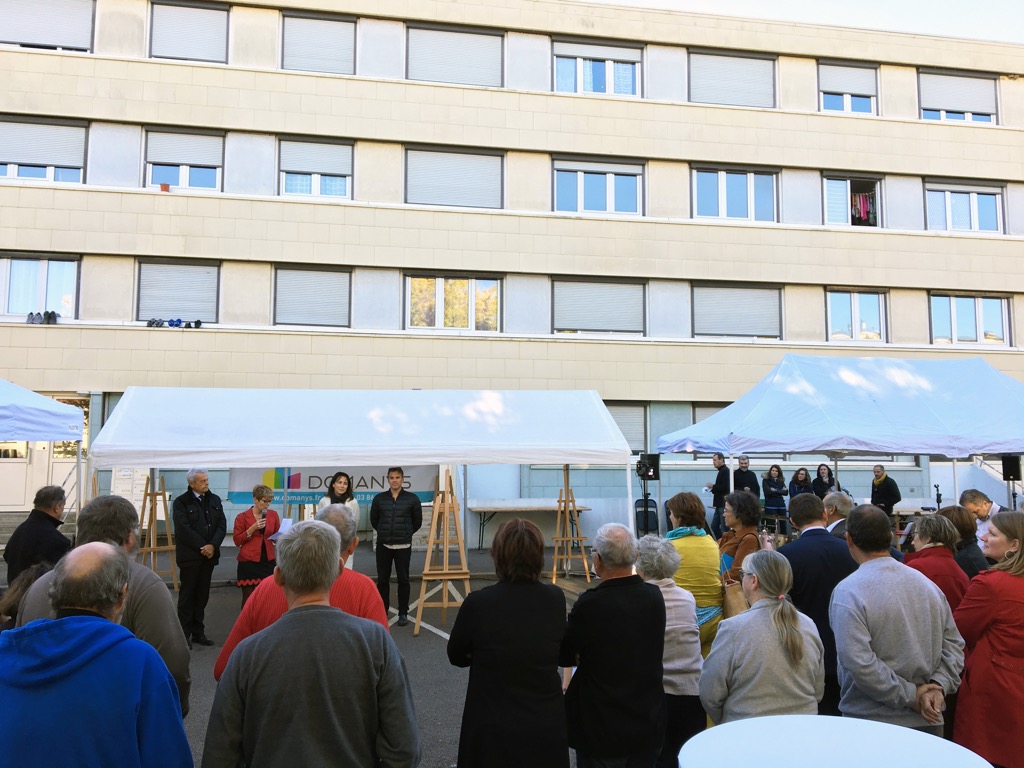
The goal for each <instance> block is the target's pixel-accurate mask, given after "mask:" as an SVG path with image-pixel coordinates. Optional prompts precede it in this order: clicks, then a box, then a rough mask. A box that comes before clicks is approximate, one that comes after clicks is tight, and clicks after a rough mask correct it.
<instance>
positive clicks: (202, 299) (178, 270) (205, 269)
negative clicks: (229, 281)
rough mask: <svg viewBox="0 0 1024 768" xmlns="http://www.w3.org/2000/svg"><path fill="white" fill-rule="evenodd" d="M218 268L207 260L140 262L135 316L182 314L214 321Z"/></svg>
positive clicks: (148, 317)
mask: <svg viewBox="0 0 1024 768" xmlns="http://www.w3.org/2000/svg"><path fill="white" fill-rule="evenodd" d="M219 272H220V270H219V268H218V266H217V265H216V264H213V263H210V262H196V263H181V262H162V261H152V262H150V261H146V262H140V263H139V307H138V314H136V316H135V319H136V320H149V319H150V318H156V319H160V320H164V319H168V318H171V319H173V318H181V319H182V320H188V321H191V320H197V319H198V320H202V321H203V322H204V323H216V322H217V293H218V279H219Z"/></svg>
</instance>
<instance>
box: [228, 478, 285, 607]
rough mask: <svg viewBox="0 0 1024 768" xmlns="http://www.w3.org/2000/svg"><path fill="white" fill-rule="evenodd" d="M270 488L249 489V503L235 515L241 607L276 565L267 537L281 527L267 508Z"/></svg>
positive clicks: (275, 513)
mask: <svg viewBox="0 0 1024 768" xmlns="http://www.w3.org/2000/svg"><path fill="white" fill-rule="evenodd" d="M273 501H274V491H273V490H272V489H270V488H269V487H267V486H265V485H256V486H254V487H253V489H252V506H251V507H249V508H248V509H247V510H245V512H242V513H241V514H240V515H238V516H237V517H236V518H235V530H234V536H233V538H234V541H235V546H236V547H238V582H237V583H238V586H240V587H241V588H242V606H243V607H244V606H245V601H246V600H248V599H249V595H251V594H252V593H253V592H254V591H255V589H256V587H258V586H259V583H260V582H261V581H263V580H264V579H265V578H267V577H268V576H272V575H273V573H274V566H276V565H277V560H276V559H275V558H276V555H275V553H274V542H273V540H272V539H271V538H270V537H271V536H273V535H274V534H275V533H277V532H278V530H280V528H281V518H280V516H278V514H277V512H275V511H274V510H272V509H270V504H271V503H272V502H273Z"/></svg>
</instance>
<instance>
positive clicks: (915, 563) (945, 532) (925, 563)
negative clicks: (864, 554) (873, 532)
mask: <svg viewBox="0 0 1024 768" xmlns="http://www.w3.org/2000/svg"><path fill="white" fill-rule="evenodd" d="M959 540H960V534H959V533H957V531H956V526H955V525H953V523H951V522H950V521H949V520H947V519H946V518H945V517H941V516H940V515H929V516H928V517H922V518H921V519H920V520H915V521H914V550H915V551H914V552H910V553H908V554H907V555H906V556H905V557H904V558H903V564H904V565H909V566H910V567H911V568H913V569H914V570H915V571H920V572H921V573H923V574H924V575H925V576H927V577H928V578H929V579H931V580H932V581H933V582H935V586H937V587H938V588H939V589H941V590H942V594H944V595H945V596H946V601H947V602H948V603H949V608H950V610H952V611H955V610H956V608H957V606H958V605H960V601H961V600H963V599H964V593H965V592H967V587H968V585H969V584H970V583H971V580H970V578H969V577H968V576H967V574H966V573H964V569H963V568H961V567H960V566H959V565H957V562H956V560H955V559H954V558H953V554H954V552H956V543H957V542H958V541H959Z"/></svg>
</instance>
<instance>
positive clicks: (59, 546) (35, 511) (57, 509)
mask: <svg viewBox="0 0 1024 768" xmlns="http://www.w3.org/2000/svg"><path fill="white" fill-rule="evenodd" d="M64 500H65V497H64V489H63V488H61V487H60V486H59V485H47V486H44V487H42V488H40V489H39V490H38V491H36V497H35V499H33V501H32V511H31V512H30V513H29V515H28V518H26V519H25V521H24V522H23V523H22V524H21V525H19V526H18V527H17V528H15V529H14V533H12V534H11V538H10V540H9V541H8V542H7V547H6V548H5V549H4V560H6V561H7V583H8V584H11V583H12V582H13V581H14V580H15V579H16V578H18V574H19V573H21V572H22V571H23V570H25V569H26V568H28V567H29V566H31V565H35V564H36V563H48V564H49V565H56V563H57V561H58V560H60V559H61V558H62V557H64V554H65V553H66V552H67V551H68V550H69V549H71V542H70V541H68V539H67V536H64V535H63V534H62V533H61V532H60V531H58V530H57V528H59V527H60V526H61V525H63V524H64V520H63V519H62V518H63V516H64Z"/></svg>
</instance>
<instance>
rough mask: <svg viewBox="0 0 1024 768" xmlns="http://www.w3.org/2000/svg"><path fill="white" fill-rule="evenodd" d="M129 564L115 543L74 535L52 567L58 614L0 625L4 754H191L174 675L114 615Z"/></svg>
mask: <svg viewBox="0 0 1024 768" xmlns="http://www.w3.org/2000/svg"><path fill="white" fill-rule="evenodd" d="M128 574H129V563H128V557H127V555H125V553H124V552H123V551H122V550H121V549H118V548H117V547H114V546H113V545H111V544H107V543H104V542H93V543H90V544H83V545H82V546H80V547H78V548H77V549H74V550H72V551H71V552H69V553H68V554H67V555H65V556H64V557H63V559H61V560H60V562H58V563H57V565H56V567H55V568H54V577H53V582H52V584H51V587H50V601H51V603H52V605H53V608H54V610H55V611H56V614H57V618H56V619H39V620H37V621H33V622H30V623H28V624H26V625H25V626H23V627H20V628H18V629H12V630H9V631H7V632H4V633H3V634H0V723H3V724H4V732H5V738H4V747H3V756H4V761H5V764H8V765H25V766H29V765H74V766H80V767H83V766H90V767H91V766H96V768H101V766H102V767H107V766H118V767H119V768H135V766H139V767H141V766H146V767H147V768H164V767H166V768H180V767H181V766H191V765H192V764H193V763H192V752H191V749H190V748H189V745H188V740H187V739H186V737H185V729H184V727H183V726H182V722H181V708H180V706H179V703H178V690H177V687H176V686H175V684H174V678H172V677H171V674H170V672H168V671H167V667H166V665H165V664H164V662H163V660H162V659H161V658H160V655H159V654H158V653H157V652H156V650H155V649H154V648H153V647H152V646H150V645H148V644H146V643H144V642H142V641H141V640H138V639H136V638H135V636H134V635H132V633H131V632H129V631H128V630H127V629H125V628H124V627H122V626H120V625H119V624H118V623H117V622H118V620H119V618H120V615H121V612H122V611H123V610H124V602H125V596H126V594H127V591H128ZM55 729H56V730H55Z"/></svg>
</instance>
